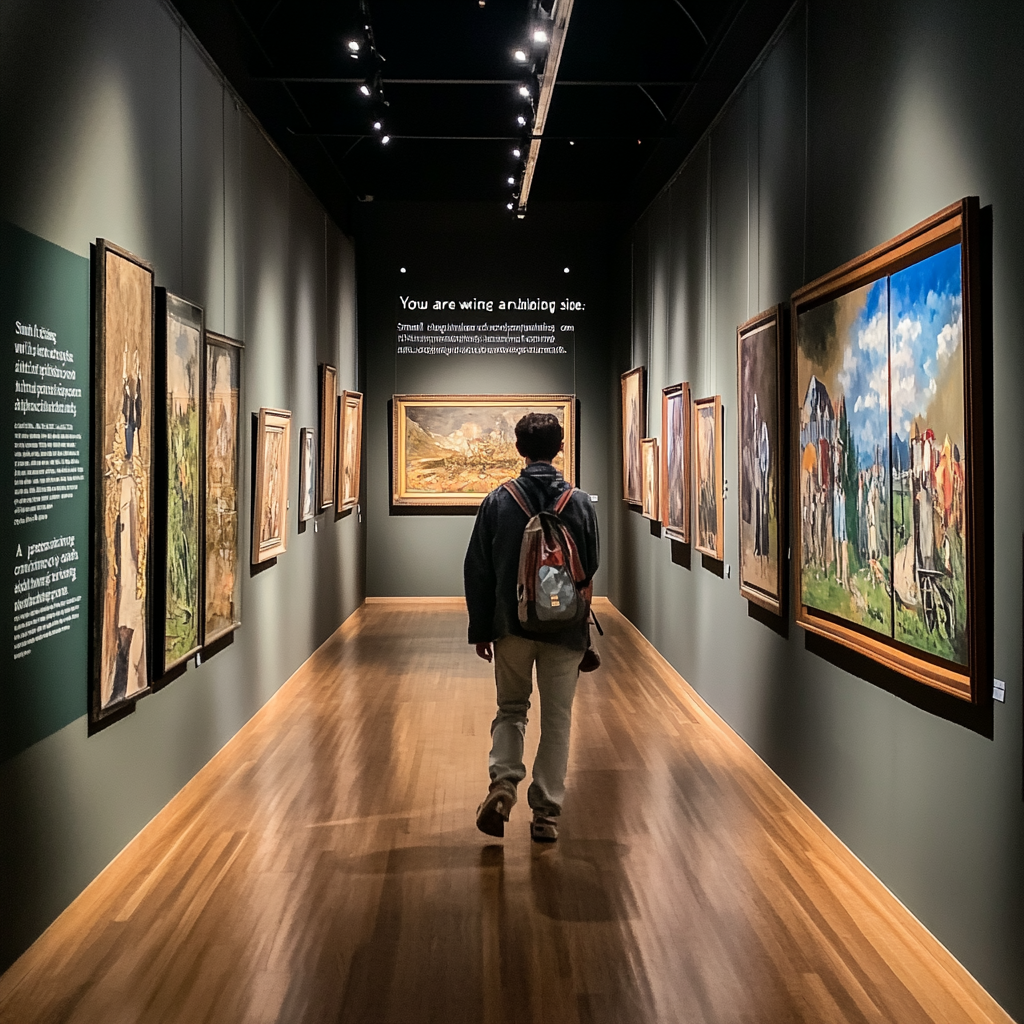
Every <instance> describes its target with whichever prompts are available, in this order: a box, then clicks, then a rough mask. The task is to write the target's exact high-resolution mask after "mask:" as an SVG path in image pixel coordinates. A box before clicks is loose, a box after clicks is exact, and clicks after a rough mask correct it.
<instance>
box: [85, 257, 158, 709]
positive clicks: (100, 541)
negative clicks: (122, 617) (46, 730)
mask: <svg viewBox="0 0 1024 1024" xmlns="http://www.w3.org/2000/svg"><path fill="white" fill-rule="evenodd" d="M108 256H113V257H116V258H118V259H123V260H126V261H128V262H129V263H133V264H135V265H136V266H137V267H140V268H141V269H142V270H144V271H146V273H148V274H149V287H150V324H149V350H150V379H149V387H148V388H147V389H146V391H145V393H144V398H145V400H146V411H145V412H144V415H145V422H146V423H147V424H148V427H147V428H146V430H147V434H148V438H149V446H150V453H151V455H150V473H149V487H148V488H147V493H146V495H145V500H146V507H147V510H148V512H147V522H148V527H149V529H148V531H147V534H146V537H145V540H146V600H145V619H146V622H145V642H146V678H147V682H148V685H147V686H146V687H145V688H144V689H142V690H140V691H139V692H138V693H134V694H132V695H131V696H130V697H125V699H124V700H122V701H120V702H119V703H118V704H117V705H116V706H114V707H108V708H104V707H103V706H102V703H101V702H102V685H101V678H100V677H101V674H102V670H103V621H102V618H103V606H104V596H105V593H104V592H105V589H106V577H105V574H104V573H103V572H102V567H103V566H104V565H105V557H104V552H105V548H106V538H105V537H104V536H103V535H102V529H103V516H104V501H103V481H104V473H105V471H106V466H105V465H104V453H103V444H104V437H105V436H106V431H105V429H104V428H105V423H104V415H105V404H106V403H105V401H104V397H105V395H106V385H107V381H106V376H105V371H106V349H107V330H106V312H107V275H106V268H107V258H108ZM156 373H157V361H156V294H155V275H154V272H153V266H152V264H150V263H148V262H147V261H146V260H143V259H140V258H139V257H138V256H136V255H134V253H131V252H129V251H128V250H127V249H123V248H121V246H119V245H115V244H114V243H113V242H109V241H107V240H106V239H105V238H97V239H96V244H95V245H94V246H93V250H92V375H91V376H92V396H93V397H92V481H91V499H92V500H91V502H90V505H91V509H92V529H91V530H90V534H91V536H90V542H91V547H92V550H91V554H90V565H91V566H92V577H93V579H92V602H91V607H90V612H89V648H90V649H89V664H90V673H89V675H90V679H89V690H90V693H89V720H90V725H93V726H96V725H98V724H100V723H101V722H102V721H103V720H104V719H108V718H110V717H111V716H114V715H119V714H120V713H123V712H124V711H126V710H127V709H129V708H130V707H132V706H133V705H134V704H135V702H136V701H138V700H140V699H141V698H142V697H145V696H146V695H147V694H149V693H152V692H153V665H154V660H153V628H152V626H153V558H152V552H153V493H154V487H153V478H154V474H155V472H156V465H157V460H156V431H155V429H154V426H155V422H154V421H155V419H156V417H155V416H154V410H155V408H156V381H155V379H154V378H155V376H156Z"/></svg>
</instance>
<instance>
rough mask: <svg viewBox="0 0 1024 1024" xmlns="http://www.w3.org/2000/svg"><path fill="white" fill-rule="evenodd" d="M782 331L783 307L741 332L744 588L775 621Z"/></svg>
mask: <svg viewBox="0 0 1024 1024" xmlns="http://www.w3.org/2000/svg"><path fill="white" fill-rule="evenodd" d="M782 326H783V310H782V306H780V305H779V306H773V307H772V308H771V309H767V310H765V311H764V312H763V313H758V315H757V316H754V317H751V318H750V319H749V320H747V321H746V323H743V324H740V326H739V327H737V328H736V390H737V403H736V417H737V427H736V443H737V448H738V453H739V461H738V463H737V469H738V472H737V476H738V477H739V486H738V487H737V492H738V493H737V497H738V499H739V500H738V505H739V515H738V516H737V517H736V518H737V523H738V526H739V559H738V560H739V586H740V593H741V594H742V595H743V597H745V598H746V599H747V600H748V601H752V602H753V603H754V604H756V605H760V606H761V607H762V608H766V609H767V610H768V611H770V612H774V613H775V614H776V615H781V614H782V610H783V605H784V599H785V588H786V579H787V575H786V566H785V562H786V559H785V556H784V554H783V552H784V550H785V547H786V544H787V542H788V537H787V533H786V515H785V510H786V507H787V501H786V500H785V497H784V494H783V489H784V487H785V485H786V479H787V478H786V475H785V472H784V471H783V463H784V461H785V451H786V447H785V444H784V441H783V438H784V436H785V435H784V434H783V422H782V421H783V409H784V408H785V403H784V400H783V394H784V392H783V387H782V352H783V347H782V346H783V339H782Z"/></svg>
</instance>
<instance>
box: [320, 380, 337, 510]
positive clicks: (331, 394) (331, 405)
mask: <svg viewBox="0 0 1024 1024" xmlns="http://www.w3.org/2000/svg"><path fill="white" fill-rule="evenodd" d="M319 385H320V446H319V449H318V451H319V454H320V463H319V467H318V468H319V470H320V472H319V473H318V474H317V511H320V510H321V509H325V508H327V506H328V505H330V504H331V502H332V501H334V481H335V466H336V464H337V461H338V371H337V369H336V368H335V367H333V366H330V365H328V364H327V363H321V364H320V381H319Z"/></svg>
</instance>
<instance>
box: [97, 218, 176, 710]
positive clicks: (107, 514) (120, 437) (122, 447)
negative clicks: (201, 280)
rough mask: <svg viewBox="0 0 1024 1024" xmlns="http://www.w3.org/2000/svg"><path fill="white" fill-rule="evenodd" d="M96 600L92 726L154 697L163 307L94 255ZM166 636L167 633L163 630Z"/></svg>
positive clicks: (102, 244) (109, 256)
mask: <svg viewBox="0 0 1024 1024" xmlns="http://www.w3.org/2000/svg"><path fill="white" fill-rule="evenodd" d="M92 278H93V325H92V327H93V371H92V372H93V387H92V394H93V401H92V407H93V433H92V437H93V466H92V469H93V481H94V484H95V486H94V488H93V495H94V497H93V523H94V526H93V536H92V561H91V564H92V566H93V594H92V607H91V620H90V623H91V632H92V673H91V693H90V702H89V714H90V720H91V722H92V723H93V724H94V725H95V724H98V723H99V722H101V721H102V720H103V719H104V718H106V717H108V716H109V715H112V714H114V713H116V712H118V711H121V710H123V709H124V708H125V707H127V706H128V705H129V704H131V703H133V702H134V701H136V700H138V699H139V698H140V697H142V696H144V695H145V694H147V693H149V692H150V689H151V679H152V676H151V651H150V648H149V639H150V637H151V635H152V634H151V630H150V626H151V619H152V614H151V609H152V593H151V583H152V575H153V574H152V565H153V559H152V557H151V556H152V551H151V545H150V535H151V533H152V526H153V524H152V522H151V509H152V508H153V495H154V487H153V469H154V458H153V455H154V451H153V446H154V444H153V443H154V431H153V420H154V410H155V409H157V408H159V407H158V406H157V405H156V401H155V396H156V388H155V382H154V369H155V366H154V363H155V360H154V341H155V302H154V298H155V296H154V287H153V268H152V267H151V266H150V264H148V263H147V262H145V261H144V260H141V259H139V258H138V257H137V256H134V255H132V253H130V252H128V250H127V249H122V248H120V247H119V246H116V245H114V244H112V243H111V242H108V241H106V240H105V239H102V238H100V239H97V241H96V245H95V246H94V248H93V275H92ZM157 636H159V637H162V636H163V629H162V628H161V629H160V630H159V631H157Z"/></svg>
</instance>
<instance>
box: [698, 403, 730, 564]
mask: <svg viewBox="0 0 1024 1024" xmlns="http://www.w3.org/2000/svg"><path fill="white" fill-rule="evenodd" d="M693 436H694V445H695V447H696V450H697V459H696V474H695V475H696V492H697V542H696V544H695V545H694V546H695V547H696V548H697V550H698V551H699V552H700V553H701V554H703V555H708V556H709V557H710V558H716V559H718V560H719V561H721V560H722V559H723V558H724V557H725V537H724V536H723V529H722V527H723V521H724V512H725V510H724V500H723V499H724V493H723V477H722V399H721V396H719V395H715V396H714V397H712V398H701V399H698V400H697V401H696V402H694V403H693Z"/></svg>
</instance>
